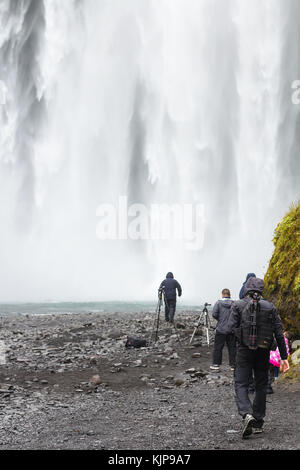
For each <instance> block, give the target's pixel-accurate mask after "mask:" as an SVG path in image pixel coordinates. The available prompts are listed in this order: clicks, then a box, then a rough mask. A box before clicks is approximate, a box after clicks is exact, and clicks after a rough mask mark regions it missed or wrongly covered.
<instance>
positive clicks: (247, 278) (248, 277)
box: [244, 273, 256, 285]
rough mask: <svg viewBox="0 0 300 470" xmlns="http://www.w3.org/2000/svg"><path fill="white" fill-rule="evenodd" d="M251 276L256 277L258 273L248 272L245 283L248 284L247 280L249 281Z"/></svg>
mask: <svg viewBox="0 0 300 470" xmlns="http://www.w3.org/2000/svg"><path fill="white" fill-rule="evenodd" d="M251 277H256V274H254V273H248V274H247V276H246V281H245V282H244V285H245V284H247V281H248V280H249V279H250V278H251Z"/></svg>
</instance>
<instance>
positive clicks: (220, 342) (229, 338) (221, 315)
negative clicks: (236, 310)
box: [210, 289, 236, 371]
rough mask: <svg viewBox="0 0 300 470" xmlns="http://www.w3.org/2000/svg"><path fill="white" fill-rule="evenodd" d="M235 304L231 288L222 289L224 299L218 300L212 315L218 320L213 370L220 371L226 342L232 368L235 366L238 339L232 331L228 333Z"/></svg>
mask: <svg viewBox="0 0 300 470" xmlns="http://www.w3.org/2000/svg"><path fill="white" fill-rule="evenodd" d="M232 304H233V300H232V299H231V296H230V290H229V289H223V290H222V299H221V300H218V301H217V302H216V303H215V305H214V307H213V311H212V316H213V318H215V319H216V320H217V326H216V334H215V342H214V350H213V363H212V365H211V366H210V368H211V370H215V371H219V370H220V365H221V364H222V353H223V348H224V346H225V343H226V345H227V348H228V356H229V365H230V367H231V370H234V367H235V355H236V346H235V343H236V339H235V336H234V335H233V334H232V333H230V334H226V329H227V322H228V319H229V315H230V308H231V306H232Z"/></svg>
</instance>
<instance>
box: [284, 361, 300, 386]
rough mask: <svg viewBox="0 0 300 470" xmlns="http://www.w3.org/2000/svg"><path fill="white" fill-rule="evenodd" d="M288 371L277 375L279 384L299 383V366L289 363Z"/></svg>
mask: <svg viewBox="0 0 300 470" xmlns="http://www.w3.org/2000/svg"><path fill="white" fill-rule="evenodd" d="M289 364H290V369H289V370H288V371H287V372H286V373H285V374H283V373H281V374H280V375H279V381H280V382H293V383H294V382H297V383H298V382H300V365H299V364H298V365H294V364H292V362H291V361H289Z"/></svg>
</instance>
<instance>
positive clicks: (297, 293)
mask: <svg viewBox="0 0 300 470" xmlns="http://www.w3.org/2000/svg"><path fill="white" fill-rule="evenodd" d="M273 243H274V247H275V248H274V252H273V255H272V258H271V260H270V263H269V267H268V270H267V272H266V275H265V279H264V280H265V290H264V296H265V297H266V298H267V299H268V300H271V301H272V302H273V303H274V304H275V305H276V307H277V309H278V313H279V315H280V317H281V320H282V323H283V326H284V328H285V329H286V330H289V331H290V332H291V333H292V334H293V336H299V335H300V201H299V203H298V204H295V205H294V206H293V207H291V208H290V210H289V212H288V213H287V214H286V215H285V217H284V218H283V219H282V221H281V222H280V223H279V224H278V225H277V227H276V229H275V235H274V238H273Z"/></svg>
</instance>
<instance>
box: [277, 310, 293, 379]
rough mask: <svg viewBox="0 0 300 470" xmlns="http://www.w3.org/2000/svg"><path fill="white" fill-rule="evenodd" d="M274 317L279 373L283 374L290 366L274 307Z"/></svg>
mask: <svg viewBox="0 0 300 470" xmlns="http://www.w3.org/2000/svg"><path fill="white" fill-rule="evenodd" d="M274 315H275V324H274V329H275V331H274V334H275V338H276V341H277V344H278V349H279V353H280V359H281V360H280V371H281V372H283V373H285V372H287V371H288V370H289V368H290V365H289V361H288V360H287V358H288V352H287V348H286V344H285V338H284V334H283V329H282V323H281V319H280V316H279V315H278V313H277V310H276V308H275V307H274Z"/></svg>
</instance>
